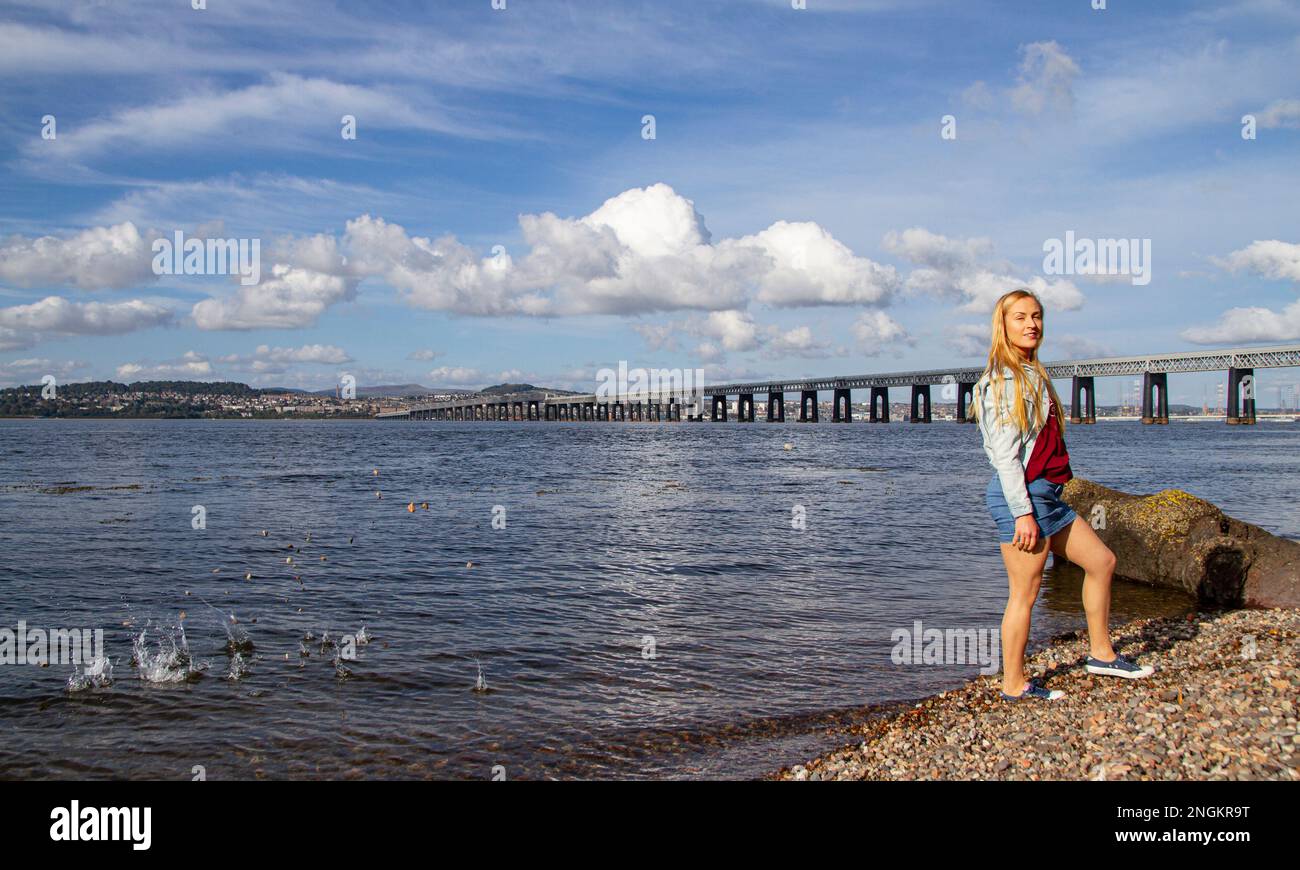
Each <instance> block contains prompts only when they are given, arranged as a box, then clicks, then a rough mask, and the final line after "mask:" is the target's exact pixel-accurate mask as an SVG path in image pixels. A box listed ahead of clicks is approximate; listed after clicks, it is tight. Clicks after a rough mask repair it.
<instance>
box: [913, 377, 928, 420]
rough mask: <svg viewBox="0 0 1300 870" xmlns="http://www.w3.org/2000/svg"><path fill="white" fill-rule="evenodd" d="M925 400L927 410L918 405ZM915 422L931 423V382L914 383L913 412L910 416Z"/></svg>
mask: <svg viewBox="0 0 1300 870" xmlns="http://www.w3.org/2000/svg"><path fill="white" fill-rule="evenodd" d="M922 399H924V400H925V412H924V413H922V412H921V409H920V408H919V407H917V405H918V403H919V402H920V401H921V400H922ZM908 419H910V420H911V421H912V422H913V423H930V422H933V421H932V420H931V419H930V385H929V384H912V413H911V416H910V417H909V418H908Z"/></svg>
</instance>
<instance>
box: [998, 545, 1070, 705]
mask: <svg viewBox="0 0 1300 870" xmlns="http://www.w3.org/2000/svg"><path fill="white" fill-rule="evenodd" d="M1089 531H1092V530H1091V529H1089ZM1001 547H1002V562H1003V564H1004V565H1006V567H1007V581H1008V583H1009V586H1010V591H1009V594H1008V595H1007V610H1006V613H1005V614H1003V616H1002V691H1004V692H1006V693H1007V694H1008V695H1019V694H1020V692H1021V691H1022V690H1023V689H1024V687H1025V682H1026V680H1025V645H1026V644H1027V643H1028V642H1029V614H1030V611H1032V610H1033V609H1034V601H1036V600H1037V599H1038V587H1039V586H1040V585H1041V584H1042V582H1043V566H1044V565H1046V564H1047V541H1045V540H1043V539H1042V538H1039V539H1038V544H1037V546H1036V547H1035V548H1034V549H1033V550H1030V551H1025V550H1021V549H1018V548H1017V547H1016V546H1015V545H1014V544H1002V545H1001Z"/></svg>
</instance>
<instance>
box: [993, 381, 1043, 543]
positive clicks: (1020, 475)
mask: <svg viewBox="0 0 1300 870" xmlns="http://www.w3.org/2000/svg"><path fill="white" fill-rule="evenodd" d="M1024 368H1025V374H1027V375H1028V376H1029V384H1028V386H1029V389H1028V391H1027V394H1026V395H1025V399H1024V401H1025V415H1026V418H1027V419H1028V420H1029V432H1028V433H1021V432H1020V430H1019V429H1017V428H1016V424H1015V422H1014V421H1013V420H1008V421H1005V422H999V421H998V418H999V416H1000V413H999V409H995V408H994V407H993V391H992V389H991V388H990V383H991V381H990V378H989V375H988V374H987V373H986V374H985V375H984V376H983V377H981V378H980V379H979V382H978V383H977V384H976V390H978V395H979V397H980V410H979V429H980V435H981V436H983V438H984V452H985V454H987V455H988V458H989V462H990V463H991V464H992V465H993V469H994V471H996V472H997V475H998V479H999V481H1000V482H1001V484H1002V495H1003V497H1004V498H1005V499H1006V500H1007V507H1009V508H1010V509H1011V515H1012V516H1013V517H1019V516H1023V515H1025V514H1032V513H1033V512H1034V505H1033V502H1031V501H1030V500H1029V488H1028V486H1027V485H1026V484H1025V468H1026V467H1027V466H1028V465H1029V457H1030V456H1032V455H1033V453H1034V444H1035V442H1037V441H1038V434H1039V433H1040V432H1041V431H1042V427H1041V426H1039V425H1038V423H1037V413H1036V407H1035V403H1036V402H1037V396H1036V391H1037V393H1044V394H1045V390H1043V388H1042V385H1041V384H1040V383H1039V377H1038V372H1037V371H1035V370H1034V369H1033V368H1032V367H1031V366H1030V365H1029V364H1028V363H1026V364H1025V366H1024ZM1001 377H1002V378H1004V379H1005V380H1006V383H1004V384H1003V385H1002V403H1001V407H1002V409H1007V413H1008V414H1009V413H1010V410H1009V403H1010V402H1014V401H1015V396H1016V387H1015V382H1014V381H1013V380H1012V378H1013V377H1014V375H1013V374H1012V372H1011V369H1009V368H1006V367H1003V369H1002V374H1001Z"/></svg>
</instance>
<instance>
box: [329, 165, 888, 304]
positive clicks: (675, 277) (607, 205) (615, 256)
mask: <svg viewBox="0 0 1300 870" xmlns="http://www.w3.org/2000/svg"><path fill="white" fill-rule="evenodd" d="M519 226H520V230H521V233H522V235H523V238H524V241H525V243H526V244H527V246H528V250H527V251H526V252H525V253H524V254H523V255H522V256H521V257H520V258H518V259H516V258H514V257H513V256H512V255H511V254H510V253H509V252H506V251H504V250H503V249H501V250H497V251H496V252H494V253H493V254H492V255H490V256H485V257H480V256H478V255H477V254H475V252H474V251H472V250H471V249H469V248H468V247H466V246H465V245H463V244H461V243H460V242H459V241H457V240H456V238H455V237H454V236H443V237H440V238H438V239H428V238H422V237H419V236H411V235H409V234H408V233H407V232H406V230H405V229H404V228H403V227H401V226H398V225H396V224H390V223H387V222H386V221H384V220H383V219H382V218H377V217H372V216H370V215H365V216H363V217H360V218H357V219H356V220H353V221H349V222H348V225H347V231H346V233H345V238H344V244H343V247H344V248H345V249H346V251H347V253H348V256H349V262H350V268H351V270H352V274H354V275H359V276H378V277H382V278H383V280H384V281H386V282H387V283H388V284H389V285H391V286H393V287H395V288H397V289H398V290H399V291H400V292H401V293H402V294H403V296H404V298H405V299H406V301H407V302H408V303H409V304H411V305H413V306H415V307H417V308H427V309H432V310H439V311H452V312H455V313H460V314H473V315H489V316H490V315H582V314H644V313H654V312H666V311H678V310H690V309H695V310H706V311H725V310H731V309H742V308H744V307H745V306H746V305H748V303H749V302H750V300H751V299H757V300H758V301H761V302H766V303H769V304H772V305H782V306H793V305H853V304H869V305H878V304H885V303H887V302H888V301H889V294H890V293H891V291H892V290H893V289H894V288H895V286H896V284H897V279H896V276H895V275H894V270H893V269H892V267H888V266H881V265H880V264H877V263H874V262H872V261H871V260H869V259H866V258H864V257H858V256H856V255H854V254H853V252H852V251H850V250H849V249H848V248H847V247H845V246H844V245H843V244H842V243H840V242H839V241H837V240H836V239H835V238H834V237H832V236H831V235H830V234H829V233H828V232H826V231H825V230H824V229H822V228H821V227H819V226H818V225H817V224H814V223H787V222H785V221H778V222H776V223H774V224H772V226H770V227H769V228H768V229H766V230H764V231H762V232H760V233H757V234H754V235H750V236H745V237H743V238H739V239H721V240H717V241H715V240H713V238H712V235H711V233H710V232H709V230H708V228H707V226H706V225H705V222H704V218H703V217H702V216H701V215H700V213H699V212H698V211H696V209H695V205H694V203H693V202H692V201H691V200H689V199H687V198H685V197H683V196H681V195H680V194H678V193H677V192H676V191H674V190H673V189H672V188H671V187H669V186H668V185H666V184H654V185H651V186H649V187H645V188H633V189H631V190H626V191H624V192H623V193H620V194H618V195H617V196H614V197H611V198H610V199H608V200H606V201H605V202H604V203H603V204H602V205H601V206H600V207H599V208H598V209H596V210H595V211H593V212H592V213H590V214H588V215H585V216H583V217H579V218H562V217H559V216H557V215H555V214H553V213H550V212H546V213H543V214H538V215H521V216H520V217H519Z"/></svg>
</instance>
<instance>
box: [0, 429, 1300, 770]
mask: <svg viewBox="0 0 1300 870" xmlns="http://www.w3.org/2000/svg"><path fill="white" fill-rule="evenodd" d="M1066 434H1067V439H1068V441H1069V447H1070V453H1071V461H1072V465H1073V468H1074V470H1075V473H1076V474H1078V475H1080V476H1083V477H1087V478H1090V479H1094V480H1097V481H1099V482H1101V483H1104V484H1106V485H1108V486H1112V487H1115V488H1117V489H1121V490H1125V491H1129V492H1154V491H1157V490H1159V489H1163V488H1165V487H1179V488H1182V489H1186V490H1188V491H1190V492H1192V493H1194V494H1196V495H1199V496H1202V497H1204V498H1207V499H1209V500H1211V501H1213V502H1215V503H1216V504H1218V505H1220V506H1221V507H1222V508H1223V509H1224V510H1225V511H1227V512H1228V513H1229V514H1231V515H1233V516H1236V517H1239V518H1240V519H1243V520H1246V521H1248V522H1253V523H1257V524H1259V525H1261V526H1263V527H1265V528H1267V529H1269V530H1270V531H1272V532H1274V533H1277V534H1283V535H1287V536H1290V537H1300V507H1297V503H1296V500H1295V498H1294V486H1293V484H1294V482H1295V481H1296V479H1297V472H1300V425H1294V424H1279V423H1261V424H1259V425H1257V426H1254V427H1244V426H1243V427H1228V426H1226V425H1223V424H1214V423H1201V424H1189V423H1178V422H1175V423H1171V424H1169V425H1168V426H1142V425H1141V424H1139V423H1136V422H1134V423H1124V422H1117V423H1099V424H1097V425H1095V426H1071V427H1069V428H1068V430H1067V433H1066ZM785 443H789V444H791V445H792V447H793V449H791V450H785V449H783V445H784V444H785ZM0 456H3V463H2V464H0V544H2V545H3V548H4V552H5V553H6V557H5V559H4V563H3V567H0V584H3V585H0V590H2V592H0V595H2V597H0V601H2V602H3V603H2V604H0V611H2V614H0V625H7V626H9V627H11V628H13V627H14V626H16V624H17V622H18V621H19V620H20V619H21V620H26V622H27V624H28V625H29V626H33V627H45V628H61V627H66V628H102V629H104V636H105V646H106V648H107V654H108V657H109V658H110V659H111V661H112V669H113V683H112V685H110V686H107V687H102V688H88V689H84V690H82V691H77V692H69V691H68V688H67V684H68V679H69V677H70V676H71V675H72V668H71V667H69V666H63V665H55V666H51V667H48V668H40V667H37V666H34V665H17V664H13V665H7V666H4V667H0V722H3V724H4V725H5V726H6V734H7V735H8V736H7V739H6V740H5V742H4V744H3V746H0V776H3V777H6V778H29V777H76V778H98V777H153V778H173V779H180V778H190V777H191V776H193V775H195V774H194V769H195V767H196V766H201V767H202V768H203V772H204V774H205V775H206V776H207V778H211V779H221V778H252V777H267V778H281V777H367V778H370V777H375V778H378V777H385V778H387V777H403V778H406V777H410V778H422V777H440V778H441V777H460V778H489V777H491V776H492V775H493V770H494V768H495V767H498V766H499V768H501V769H502V770H503V772H504V775H505V776H506V777H508V778H511V779H514V778H542V777H661V776H749V775H759V774H762V773H764V772H767V771H770V770H774V769H776V768H778V767H780V766H782V765H783V764H787V763H791V762H794V761H798V760H801V759H802V758H804V757H806V756H808V755H809V754H811V752H813V751H815V750H816V749H818V748H822V747H825V746H829V745H835V744H838V743H842V742H844V741H843V740H842V739H840V737H839V736H837V729H839V728H840V727H841V726H842V725H843V724H844V723H845V722H846V721H848V720H849V718H850V717H851V716H852V715H856V714H855V713H854V712H853V711H857V710H860V708H862V707H864V706H866V705H874V704H884V703H888V702H891V701H901V700H907V699H913V698H917V697H920V696H922V695H925V694H929V693H932V692H935V691H939V690H942V689H944V688H947V687H950V686H952V685H956V684H958V683H960V682H961V681H962V680H964V679H966V678H969V677H970V676H973V675H975V674H976V673H977V670H978V666H976V665H949V666H941V665H896V664H894V663H893V662H892V660H891V650H892V649H893V647H894V641H893V640H892V639H891V633H892V632H893V631H894V630H895V629H911V628H912V626H913V623H914V621H915V620H918V619H919V620H922V621H923V624H924V626H925V627H927V628H928V627H939V628H995V627H996V626H997V625H998V623H999V622H1000V619H1001V612H1002V606H1003V604H1004V596H1005V591H1006V579H1005V574H1004V572H1003V569H1002V565H1001V560H1000V558H999V556H998V549H997V544H996V537H995V531H994V526H993V521H992V519H991V518H990V517H989V516H988V514H987V513H986V511H985V508H984V502H983V498H984V496H983V492H984V487H985V485H986V484H987V482H988V479H989V477H990V476H991V474H992V470H991V468H990V467H989V465H988V463H987V460H986V459H985V457H984V453H983V451H982V450H981V448H980V444H979V436H978V430H977V429H976V427H974V426H962V425H957V424H953V423H947V422H936V423H932V424H930V425H911V424H906V423H897V422H896V423H892V424H889V425H869V424H865V423H857V424H853V425H835V424H830V423H822V424H818V425H799V424H795V423H789V424H784V425H767V424H762V423H755V424H752V425H742V424H737V423H728V424H725V425H712V424H673V425H664V424H660V425H656V424H622V423H617V424H593V423H587V424H558V423H549V424H537V423H533V424H524V423H502V424H494V423H432V422H417V423H411V422H383V423H380V422H372V421H356V422H343V421H321V422H309V421H296V422H260V421H259V422H252V421H88V420H42V421H27V420H0ZM376 468H378V470H379V472H380V473H379V476H378V477H376V476H375V475H374V474H373V473H372V472H373V470H374V469H376ZM376 490H379V491H381V492H382V494H383V498H382V499H379V498H376V495H375V492H376ZM412 501H414V502H415V504H416V511H415V512H414V513H409V512H408V511H407V508H406V506H407V504H408V502H412ZM425 501H427V502H428V505H429V507H428V509H427V510H424V509H422V508H421V507H420V503H421V502H425ZM196 505H201V506H203V507H204V508H205V509H206V526H207V527H206V529H201V530H196V529H193V528H192V527H191V520H192V516H193V514H192V509H193V507H194V506H196ZM796 505H802V506H803V508H804V512H805V515H806V529H804V530H796V529H793V528H792V527H791V519H792V516H793V515H794V509H795V506H796ZM494 508H496V509H497V510H496V511H495V512H494ZM501 509H504V513H502V510H501ZM494 516H495V517H498V518H500V517H504V528H501V527H494V525H493V519H494ZM500 525H501V522H500V519H498V522H497V526H500ZM262 530H266V531H267V536H266V537H262V535H261V531H262ZM309 534H310V538H311V540H310V541H308V540H307V536H308V535H309ZM350 539H351V542H349V540H350ZM290 545H293V546H294V547H295V548H297V549H295V550H290V549H289V546H290ZM322 556H323V557H325V560H324V561H322V560H321V557H322ZM286 558H291V559H292V560H293V564H292V565H290V564H286V562H285V559H286ZM470 562H472V563H473V567H466V565H467V563H470ZM214 569H219V570H220V573H213V571H214ZM250 572H251V574H252V579H251V580H245V579H244V578H245V575H246V574H247V573H250ZM298 577H300V578H301V583H300V582H299V581H298V580H297V579H295V578H298ZM1079 583H1080V578H1079V576H1078V572H1077V571H1075V570H1073V569H1069V568H1068V567H1067V568H1063V569H1062V570H1059V571H1058V570H1057V569H1055V568H1054V567H1049V569H1048V574H1047V578H1046V580H1045V583H1044V587H1043V594H1042V595H1041V596H1040V600H1039V603H1038V605H1037V607H1036V610H1035V617H1034V636H1033V643H1035V644H1041V643H1043V642H1044V641H1045V640H1046V639H1047V638H1048V637H1050V636H1051V635H1053V634H1056V633H1059V632H1062V631H1068V630H1073V629H1076V628H1082V627H1083V625H1084V622H1083V614H1082V611H1081V609H1080V606H1079V603H1078V602H1079ZM1188 607H1189V601H1188V599H1187V598H1185V597H1184V596H1182V595H1179V594H1175V593H1171V592H1167V591H1161V590H1153V589H1148V588H1145V587H1141V586H1136V585H1133V584H1127V583H1117V584H1116V589H1115V601H1114V606H1113V617H1114V618H1115V620H1116V621H1120V620H1125V619H1130V618H1134V617H1138V616H1149V615H1156V614H1163V613H1176V612H1181V611H1182V610H1185V609H1187V608H1188ZM182 612H183V613H184V617H183V618H182V616H181V614H182ZM232 614H233V619H232V618H231V615H232ZM182 625H183V627H184V634H185V645H186V648H187V649H188V654H189V661H188V663H185V664H183V667H184V668H185V669H186V671H185V673H184V675H183V678H182V679H177V680H175V681H166V680H161V681H150V680H146V679H144V678H142V676H141V673H142V671H141V669H140V668H138V667H136V666H135V665H134V664H133V663H132V643H133V641H135V640H136V639H137V638H138V636H139V635H140V632H141V631H142V630H144V631H145V633H146V642H147V647H146V648H147V649H149V650H151V651H152V652H153V653H155V654H158V653H162V652H166V649H167V647H166V644H168V643H170V644H176V643H177V642H178V641H179V638H180V634H179V631H178V626H182ZM232 626H238V629H239V630H240V631H243V632H246V634H247V639H248V641H250V642H251V644H252V648H251V649H248V648H246V647H245V648H244V649H243V650H242V651H232V648H231V646H230V635H229V634H228V631H227V629H228V628H230V627H232ZM363 626H365V627H366V629H367V631H368V633H369V634H371V635H372V636H373V639H372V640H371V641H370V642H369V643H368V644H363V645H360V646H357V647H356V657H355V658H352V659H347V658H340V660H339V661H338V662H337V663H336V661H335V654H336V653H337V652H339V651H340V649H339V647H333V648H330V647H326V648H325V649H322V648H321V642H320V639H321V635H322V634H323V633H324V632H328V633H329V635H330V637H331V638H332V639H335V640H340V639H343V638H344V636H345V635H350V634H352V635H354V634H355V633H356V632H358V631H359V630H360V629H361V628H362V627H363ZM308 633H310V634H311V635H313V639H312V640H310V641H303V638H304V636H305V635H307V634H308ZM651 639H652V640H653V655H651V654H650V653H651V650H650V648H649V646H650V640H651ZM303 647H306V651H307V653H308V655H306V656H303V655H302V650H303ZM236 654H238V655H239V656H240V662H238V663H236V662H234V661H233V658H234V656H235V655H236ZM146 658H147V659H150V662H147V663H148V664H152V665H154V666H155V667H153V669H152V670H151V671H148V673H149V674H151V675H152V676H155V677H157V676H158V675H160V674H161V675H165V674H166V667H164V668H163V670H162V671H159V670H158V667H157V666H159V662H158V661H157V660H152V659H151V657H150V656H146ZM162 664H163V665H166V666H173V665H177V663H176V662H175V661H173V660H171V659H167V660H166V661H164V662H163V663H162ZM340 666H341V667H342V668H343V669H345V671H346V676H342V677H341V676H339V674H340V670H339V668H340ZM480 667H481V669H482V674H483V678H484V681H485V682H486V684H487V691H475V684H476V680H477V678H478V675H479V669H480ZM241 670H243V671H244V673H243V675H242V676H239V672H240V671H241ZM232 675H235V676H238V678H237V679H232V678H231V676H232Z"/></svg>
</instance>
